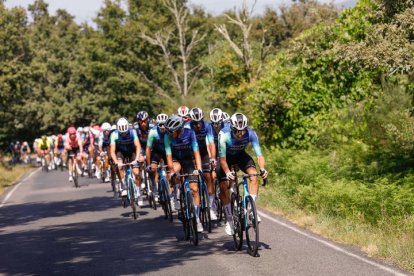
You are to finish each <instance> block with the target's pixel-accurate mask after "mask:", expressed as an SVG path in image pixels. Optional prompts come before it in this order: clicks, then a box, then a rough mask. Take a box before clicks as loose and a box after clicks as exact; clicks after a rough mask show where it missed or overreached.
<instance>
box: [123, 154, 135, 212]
mask: <svg viewBox="0 0 414 276" xmlns="http://www.w3.org/2000/svg"><path fill="white" fill-rule="evenodd" d="M126 161H127V160H126ZM127 162H128V161H127ZM136 164H137V163H136V162H135V161H133V162H131V163H124V164H122V165H121V166H122V169H123V170H124V181H125V185H126V187H127V196H126V197H122V204H123V206H124V208H126V207H127V206H128V205H130V206H131V208H132V215H133V217H134V220H135V219H137V217H138V213H137V205H138V202H137V199H138V198H137V195H138V191H137V187H136V186H135V178H134V175H133V174H132V168H131V167H132V166H135V165H136ZM119 181H122V180H121V179H120V180H119Z"/></svg>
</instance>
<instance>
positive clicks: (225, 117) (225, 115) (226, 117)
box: [221, 112, 230, 123]
mask: <svg viewBox="0 0 414 276" xmlns="http://www.w3.org/2000/svg"><path fill="white" fill-rule="evenodd" d="M221 117H222V118H223V122H225V123H228V122H230V115H229V113H227V112H223V113H222V115H221Z"/></svg>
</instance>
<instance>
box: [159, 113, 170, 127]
mask: <svg viewBox="0 0 414 276" xmlns="http://www.w3.org/2000/svg"><path fill="white" fill-rule="evenodd" d="M167 119H168V115H167V114H164V113H161V114H158V115H157V124H165V121H167Z"/></svg>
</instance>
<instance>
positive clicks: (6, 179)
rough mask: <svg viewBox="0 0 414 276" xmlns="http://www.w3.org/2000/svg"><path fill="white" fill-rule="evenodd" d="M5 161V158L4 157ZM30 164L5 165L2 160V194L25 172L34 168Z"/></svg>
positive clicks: (0, 189)
mask: <svg viewBox="0 0 414 276" xmlns="http://www.w3.org/2000/svg"><path fill="white" fill-rule="evenodd" d="M2 160H3V162H4V160H5V159H2ZM32 169H33V167H32V166H30V165H18V166H13V167H9V166H5V165H4V163H1V162H0V194H2V193H3V192H4V190H5V189H6V188H7V187H10V186H11V185H13V183H14V182H16V181H17V180H18V179H19V178H20V177H21V176H22V175H23V174H24V173H26V172H28V171H30V170H32Z"/></svg>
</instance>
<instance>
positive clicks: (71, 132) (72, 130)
mask: <svg viewBox="0 0 414 276" xmlns="http://www.w3.org/2000/svg"><path fill="white" fill-rule="evenodd" d="M68 133H69V134H76V129H75V128H74V127H70V128H68Z"/></svg>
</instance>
